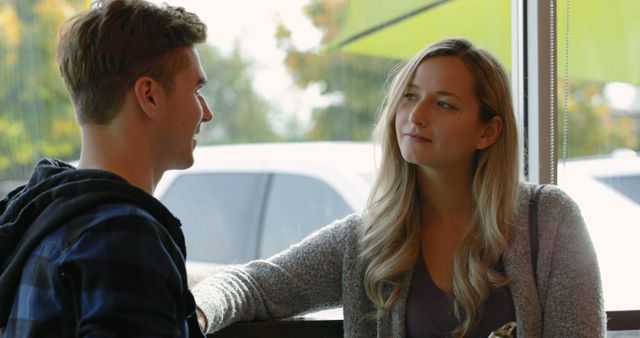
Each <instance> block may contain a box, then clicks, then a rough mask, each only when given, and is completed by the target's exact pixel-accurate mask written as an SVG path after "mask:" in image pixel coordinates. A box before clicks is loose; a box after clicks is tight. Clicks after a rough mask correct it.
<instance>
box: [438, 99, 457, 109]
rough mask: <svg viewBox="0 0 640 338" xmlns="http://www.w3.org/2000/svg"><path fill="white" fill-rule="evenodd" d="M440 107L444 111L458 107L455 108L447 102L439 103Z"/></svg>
mask: <svg viewBox="0 0 640 338" xmlns="http://www.w3.org/2000/svg"><path fill="white" fill-rule="evenodd" d="M438 106H440V107H442V108H444V109H455V108H456V107H454V106H453V105H451V104H449V103H447V102H445V101H438Z"/></svg>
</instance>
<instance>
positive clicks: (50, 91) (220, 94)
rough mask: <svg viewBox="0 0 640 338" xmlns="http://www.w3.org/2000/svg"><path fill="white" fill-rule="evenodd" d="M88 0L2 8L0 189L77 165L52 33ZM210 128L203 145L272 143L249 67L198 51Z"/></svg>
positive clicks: (33, 1)
mask: <svg viewBox="0 0 640 338" xmlns="http://www.w3.org/2000/svg"><path fill="white" fill-rule="evenodd" d="M90 3H91V1H90V0H0V181H1V180H22V179H25V178H26V177H28V176H29V174H30V172H31V170H32V167H33V164H34V162H35V161H36V160H38V159H39V158H41V157H55V158H61V159H63V160H73V159H77V158H78V156H79V151H80V132H79V128H78V126H77V124H76V122H75V112H74V108H73V105H72V104H71V102H70V100H69V97H68V95H67V92H66V89H65V87H64V84H63V81H62V79H61V77H60V74H59V71H58V67H57V64H56V60H55V55H56V48H57V41H58V39H57V32H58V29H59V27H60V26H61V25H62V24H63V23H64V22H65V21H66V20H67V19H68V18H70V17H71V16H72V15H74V14H75V13H77V12H79V11H80V10H83V9H86V8H88V7H89V5H90ZM199 51H200V54H201V55H200V56H201V63H202V64H203V67H204V68H205V71H206V72H207V74H208V76H209V80H210V82H209V85H208V86H206V87H205V95H206V96H207V98H208V99H209V102H210V103H212V105H213V108H214V111H215V114H216V116H215V121H214V122H213V123H209V124H206V125H205V126H204V127H203V130H202V136H203V137H202V138H203V139H202V140H201V141H202V142H201V143H202V144H206V143H228V142H253V141H258V140H260V141H265V140H266V141H272V140H277V139H278V136H277V135H276V134H275V133H274V132H273V130H272V128H271V125H270V123H269V117H270V114H273V113H272V112H271V111H272V108H271V107H270V105H269V104H268V102H266V101H265V100H263V99H262V98H261V97H260V96H259V95H258V94H256V92H255V91H254V89H253V87H252V81H251V64H250V63H249V62H248V61H246V60H244V59H242V56H241V55H240V53H239V51H238V50H237V49H236V50H235V51H233V53H231V55H230V56H229V57H224V56H222V55H221V54H220V53H219V52H218V51H217V50H216V49H215V48H214V47H212V46H210V45H202V46H200V47H199Z"/></svg>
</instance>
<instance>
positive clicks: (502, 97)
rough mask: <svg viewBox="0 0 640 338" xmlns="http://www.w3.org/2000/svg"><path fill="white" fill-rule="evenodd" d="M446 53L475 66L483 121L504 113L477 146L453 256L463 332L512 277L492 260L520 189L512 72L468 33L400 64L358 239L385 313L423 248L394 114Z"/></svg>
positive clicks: (381, 122) (370, 287)
mask: <svg viewBox="0 0 640 338" xmlns="http://www.w3.org/2000/svg"><path fill="white" fill-rule="evenodd" d="M443 55H452V56H457V57H459V58H460V59H461V60H462V61H463V62H464V63H465V65H466V66H467V67H468V68H469V70H470V71H471V73H472V74H473V76H474V78H475V90H476V95H477V98H478V100H479V102H480V117H481V119H482V121H484V122H489V121H490V120H491V119H492V118H493V117H494V116H499V117H500V118H501V119H502V133H501V135H500V136H499V138H498V139H497V141H496V142H495V143H494V144H493V145H492V146H490V147H489V148H487V149H484V150H481V151H478V152H477V154H476V162H475V171H474V176H473V186H472V188H471V190H472V196H473V206H474V209H473V210H474V215H473V224H472V226H471V228H470V230H469V231H468V232H467V233H466V234H465V235H464V237H463V238H462V240H461V242H460V245H459V247H458V249H457V251H456V253H455V256H454V269H453V295H454V309H455V314H456V317H457V318H458V319H459V320H460V321H461V324H460V325H459V326H458V327H457V328H456V329H455V330H454V332H452V334H453V335H454V336H464V335H465V334H468V333H469V332H470V330H471V329H473V327H474V326H475V325H476V324H477V323H478V321H479V320H480V318H481V317H482V309H483V305H484V303H485V302H486V300H487V299H488V296H489V294H490V292H491V289H492V288H496V287H503V286H505V285H507V284H508V283H509V278H507V277H506V276H504V275H502V274H500V273H499V272H497V271H496V270H495V267H496V265H497V264H498V263H499V261H500V257H501V256H502V254H503V253H504V252H505V251H506V250H507V248H508V241H507V238H508V233H509V228H510V221H511V220H512V218H513V215H514V212H515V211H514V209H515V204H516V200H517V191H518V179H519V174H518V163H517V158H518V157H517V156H518V139H517V130H516V128H517V127H516V121H515V116H514V111H513V105H512V102H511V93H510V87H509V80H508V77H507V73H506V72H505V70H504V68H503V67H502V66H501V65H500V63H499V62H498V61H497V60H496V59H495V58H494V57H493V56H492V55H491V54H489V53H488V52H486V51H484V50H482V49H479V48H477V47H475V46H473V45H472V44H471V43H470V42H469V41H467V40H463V39H447V40H442V41H439V42H437V43H435V44H433V45H431V46H428V47H427V48H425V49H423V50H422V51H421V52H420V53H418V54H417V55H416V56H414V57H413V58H412V59H411V60H409V61H408V62H406V63H405V64H404V65H402V66H401V67H399V68H397V69H396V71H395V72H394V74H395V76H393V80H392V81H391V82H390V85H389V89H388V91H387V96H386V98H385V100H384V101H383V104H382V109H381V111H380V116H379V118H378V122H377V125H376V128H375V130H374V140H375V141H376V142H377V143H378V144H379V146H380V147H381V153H382V157H381V161H380V167H379V171H378V175H377V178H376V180H375V183H374V185H373V188H372V191H371V193H370V195H369V200H368V203H367V208H366V209H365V212H364V214H363V215H364V226H363V228H362V231H363V234H362V236H361V240H360V245H361V248H362V254H361V258H362V259H363V260H364V262H365V264H366V270H365V276H364V286H365V290H366V292H367V295H368V296H369V298H370V299H371V301H372V302H373V303H374V304H375V305H376V306H377V309H378V315H383V314H384V313H386V312H387V311H388V310H389V308H390V307H391V305H393V304H394V303H395V302H396V301H397V300H398V297H399V295H400V292H401V280H402V277H403V276H404V275H405V273H406V272H408V271H410V270H411V269H412V268H413V267H414V266H415V264H416V261H417V257H418V254H419V252H420V237H419V232H420V229H419V224H418V205H417V199H418V197H417V185H416V166H415V165H414V164H411V163H408V162H406V161H405V160H404V159H403V158H402V155H401V153H400V149H399V147H398V141H397V137H396V128H395V115H396V111H397V110H398V105H399V103H400V99H401V98H402V96H403V94H404V93H405V91H406V88H407V86H408V85H409V82H410V81H411V80H412V77H413V75H414V73H415V71H416V68H417V67H418V65H419V64H420V63H421V62H422V61H424V60H425V59H427V58H430V57H434V56H443Z"/></svg>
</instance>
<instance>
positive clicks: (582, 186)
mask: <svg viewBox="0 0 640 338" xmlns="http://www.w3.org/2000/svg"><path fill="white" fill-rule="evenodd" d="M568 5H570V6H568ZM557 6H558V11H557V13H558V47H559V49H558V76H559V79H558V84H559V86H558V91H559V93H558V94H559V95H558V96H559V98H560V102H559V109H558V111H559V120H558V126H559V128H558V131H559V137H558V140H559V147H558V154H559V157H560V160H559V164H558V184H559V186H560V187H561V188H563V189H565V190H566V191H567V192H568V193H569V194H570V195H571V196H572V197H573V198H574V199H575V200H576V202H577V203H578V204H579V206H580V208H581V211H582V214H583V216H584V219H585V222H586V224H587V227H588V228H589V231H590V233H591V237H592V240H593V243H594V246H595V248H596V252H597V254H598V261H599V264H600V269H601V274H602V281H603V287H604V296H605V306H606V309H607V310H630V309H634V310H637V309H640V293H638V292H637V286H638V285H640V271H639V270H638V269H635V268H633V267H630V266H629V265H627V264H626V263H625V262H629V260H630V259H632V258H634V257H639V256H640V246H638V245H637V242H638V240H639V239H640V227H639V225H640V223H639V222H638V220H639V219H640V157H639V156H638V151H639V150H640V94H639V93H640V89H639V88H638V85H640V67H638V62H637V55H638V52H639V51H640V42H639V41H640V40H638V38H637V37H638V35H639V34H640V21H638V20H637V15H636V14H635V13H637V12H638V11H640V2H637V1H608V2H601V1H571V2H570V4H568V1H567V0H561V1H558V2H557ZM567 8H568V9H569V10H568V11H567ZM567 13H568V16H567ZM567 18H568V20H567ZM614 18H615V19H614ZM567 22H568V24H567ZM567 32H568V34H567ZM611 37H615V39H613V38H611ZM567 41H568V45H567Z"/></svg>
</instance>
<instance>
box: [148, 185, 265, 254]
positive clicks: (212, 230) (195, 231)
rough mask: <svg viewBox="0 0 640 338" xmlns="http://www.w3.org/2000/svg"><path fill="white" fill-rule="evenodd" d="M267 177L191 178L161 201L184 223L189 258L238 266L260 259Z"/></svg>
mask: <svg viewBox="0 0 640 338" xmlns="http://www.w3.org/2000/svg"><path fill="white" fill-rule="evenodd" d="M266 179H267V177H266V175H265V174H249V173H247V174H232V173H230V174H227V173H215V174H185V175H182V176H180V177H178V178H177V179H176V180H175V181H174V183H173V184H172V185H171V186H170V187H169V189H168V190H167V192H166V194H165V195H164V196H162V197H161V198H160V200H161V201H162V202H163V203H164V204H165V205H166V206H167V207H168V208H169V210H171V212H173V213H174V215H175V216H176V217H178V219H180V220H181V221H182V230H183V232H184V235H185V240H186V243H187V256H188V257H187V258H188V259H190V260H195V261H202V262H211V263H220V264H235V263H244V262H247V261H249V260H251V259H255V258H256V244H257V243H258V241H257V235H258V222H259V220H260V212H261V210H262V202H261V199H262V196H263V195H264V189H265V187H266Z"/></svg>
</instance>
